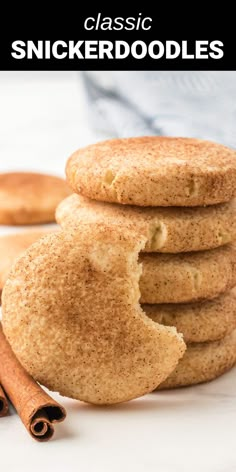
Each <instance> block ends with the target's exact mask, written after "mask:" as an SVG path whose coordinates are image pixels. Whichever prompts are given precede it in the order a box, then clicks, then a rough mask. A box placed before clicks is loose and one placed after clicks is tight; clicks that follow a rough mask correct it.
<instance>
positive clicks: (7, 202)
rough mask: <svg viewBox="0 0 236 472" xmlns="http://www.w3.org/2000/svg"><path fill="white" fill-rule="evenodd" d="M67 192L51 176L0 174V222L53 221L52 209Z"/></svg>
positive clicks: (27, 222) (65, 185)
mask: <svg viewBox="0 0 236 472" xmlns="http://www.w3.org/2000/svg"><path fill="white" fill-rule="evenodd" d="M70 193H71V191H70V190H69V187H68V185H67V183H66V182H65V181H64V180H63V179H61V178H60V177H56V176H54V175H46V174H37V173H31V172H9V173H4V174H0V224H2V225H29V224H34V223H49V222H51V221H55V209H56V207H57V205H58V203H60V201H61V200H63V199H64V198H65V197H67V196H68V195H69V194H70Z"/></svg>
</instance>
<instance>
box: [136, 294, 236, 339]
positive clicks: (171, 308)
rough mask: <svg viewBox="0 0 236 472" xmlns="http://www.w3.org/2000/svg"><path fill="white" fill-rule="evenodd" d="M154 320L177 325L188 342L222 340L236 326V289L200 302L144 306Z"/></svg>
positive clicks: (167, 324)
mask: <svg viewBox="0 0 236 472" xmlns="http://www.w3.org/2000/svg"><path fill="white" fill-rule="evenodd" d="M142 308H143V310H144V311H145V313H146V315H148V316H149V317H150V318H151V319H152V320H153V321H155V322H157V323H160V324H163V325H165V326H175V327H176V329H177V331H178V332H179V333H182V334H183V336H184V340H185V342H186V343H202V342H209V341H216V340H218V339H222V338H224V337H225V336H227V334H229V333H231V331H233V330H234V329H236V290H235V289H233V290H232V291H230V292H228V293H226V294H224V295H221V296H220V297H217V298H215V299H214V300H207V301H205V302H196V303H177V304H175V303H174V304H171V303H169V304H165V305H161V304H160V305H143V306H142Z"/></svg>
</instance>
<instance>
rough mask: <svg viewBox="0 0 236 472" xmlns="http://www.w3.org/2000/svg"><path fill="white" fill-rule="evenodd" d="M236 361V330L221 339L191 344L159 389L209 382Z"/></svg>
mask: <svg viewBox="0 0 236 472" xmlns="http://www.w3.org/2000/svg"><path fill="white" fill-rule="evenodd" d="M235 363H236V330H234V331H233V332H232V333H230V334H229V335H228V336H226V337H225V338H223V339H221V340H220V341H213V342H210V343H202V344H201V343H199V344H192V345H191V344H190V345H189V346H188V347H187V350H186V352H185V354H184V357H183V358H182V359H181V360H180V362H179V364H178V365H177V367H176V369H175V370H174V372H172V374H171V375H170V377H168V379H167V380H166V381H165V382H163V383H162V384H161V385H160V386H159V389H166V388H176V387H184V386H188V385H194V384H198V383H202V382H208V381H209V380H213V379H215V378H217V377H219V376H220V375H222V374H224V373H225V372H227V371H228V370H229V369H231V367H233V366H234V364H235Z"/></svg>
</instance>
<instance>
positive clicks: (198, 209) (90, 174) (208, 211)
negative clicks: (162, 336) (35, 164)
mask: <svg viewBox="0 0 236 472" xmlns="http://www.w3.org/2000/svg"><path fill="white" fill-rule="evenodd" d="M67 179H68V182H69V183H70V185H71V187H72V188H73V190H74V192H76V193H75V194H73V195H71V196H69V197H68V198H66V199H65V200H64V201H63V202H62V203H61V204H60V205H59V207H58V209H57V221H58V222H59V223H60V224H61V225H62V226H65V227H69V226H72V225H73V226H78V229H79V225H80V223H81V222H82V221H90V222H91V224H92V223H93V222H95V221H104V223H106V224H108V223H109V224H111V225H112V226H113V227H114V226H115V225H118V226H119V227H124V228H130V230H135V231H136V233H137V237H139V236H141V235H142V236H143V235H144V236H145V237H146V247H145V250H144V251H143V252H142V253H141V254H140V256H139V257H140V262H141V263H142V275H141V278H140V284H139V285H140V292H141V299H140V301H141V303H142V307H143V310H144V312H145V313H146V314H147V315H148V316H149V317H150V318H152V319H153V320H154V321H157V322H158V323H161V324H164V325H169V326H176V328H177V330H178V331H179V332H182V333H183V335H184V340H185V342H186V344H187V351H186V353H185V355H184V357H183V359H182V360H181V361H180V362H179V364H178V366H177V368H176V370H175V371H174V372H173V373H172V374H171V376H170V377H169V378H168V379H167V381H165V382H164V384H162V386H161V387H162V388H167V387H177V386H183V385H190V384H195V383H200V382H204V381H207V380H211V379H213V378H215V377H217V376H219V375H221V374H222V373H224V372H225V371H227V370H228V369H230V368H231V367H232V366H233V365H234V364H235V362H236V294H235V292H234V291H233V287H234V286H235V285H236V247H235V246H234V241H235V239H236V205H235V203H234V200H233V198H234V197H235V196H236V153H235V152H234V151H233V150H231V149H228V148H227V147H224V146H222V145H219V144H215V143H211V142H208V141H202V140H197V139H189V138H165V137H143V138H142V137H141V138H129V139H117V140H111V141H105V142H101V143H98V144H96V145H91V146H88V147H86V148H84V149H80V150H79V151H77V152H76V153H75V154H73V155H72V157H71V158H70V159H69V161H68V163H67ZM111 316H112V314H111Z"/></svg>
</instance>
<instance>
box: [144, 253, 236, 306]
mask: <svg viewBox="0 0 236 472" xmlns="http://www.w3.org/2000/svg"><path fill="white" fill-rule="evenodd" d="M139 259H140V262H142V275H141V278H140V291H141V303H181V302H183V303H186V302H193V301H198V300H206V299H212V298H215V297H217V296H218V295H220V294H221V293H223V292H226V291H227V290H229V289H231V288H233V287H234V286H235V285H236V246H235V245H233V244H231V245H228V246H223V247H219V248H217V249H211V250H210V251H202V252H193V253H185V254H145V253H142V254H140V258H139Z"/></svg>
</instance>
